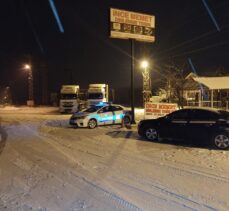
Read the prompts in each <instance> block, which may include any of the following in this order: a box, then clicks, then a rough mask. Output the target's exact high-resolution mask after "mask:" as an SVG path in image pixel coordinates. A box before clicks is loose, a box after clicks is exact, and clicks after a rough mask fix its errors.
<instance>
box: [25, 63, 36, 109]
mask: <svg viewBox="0 0 229 211" xmlns="http://www.w3.org/2000/svg"><path fill="white" fill-rule="evenodd" d="M25 69H26V70H27V71H28V86H29V93H28V94H29V99H28V101H27V105H28V106H34V96H33V71H32V67H31V65H29V64H26V65H25Z"/></svg>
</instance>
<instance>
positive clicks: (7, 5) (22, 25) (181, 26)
mask: <svg viewBox="0 0 229 211" xmlns="http://www.w3.org/2000/svg"><path fill="white" fill-rule="evenodd" d="M54 2H55V5H56V8H57V11H58V14H59V17H60V20H61V22H62V25H63V27H64V33H61V32H60V30H59V28H58V25H57V22H56V19H55V18H54V15H53V12H52V10H51V8H50V5H49V2H48V0H24V1H23V0H7V1H1V6H0V23H1V33H0V43H1V47H0V73H1V80H0V87H1V86H7V85H9V86H11V87H12V92H14V95H15V93H17V96H18V98H17V101H18V102H19V101H20V97H19V96H22V95H23V96H25V98H26V94H27V78H26V77H27V76H26V73H25V71H24V70H23V69H22V66H23V64H24V63H26V62H27V61H28V57H29V56H28V55H30V56H31V59H32V64H33V71H34V84H35V92H36V93H37V97H38V96H39V95H41V91H40V90H41V89H42V87H44V86H43V81H44V80H45V79H46V81H47V88H48V90H49V92H58V91H59V89H60V86H61V84H69V83H74V84H79V85H80V87H81V88H84V89H86V88H87V86H88V84H90V83H108V84H109V85H110V87H112V88H114V89H115V90H118V89H122V88H127V87H129V85H130V67H131V57H130V50H131V46H130V41H129V40H120V39H111V38H109V8H110V7H113V8H118V9H125V10H130V11H136V12H141V13H147V14H150V15H155V17H156V29H155V30H156V42H155V43H143V42H136V43H135V58H136V66H135V85H136V87H137V88H141V85H142V76H141V72H140V68H139V65H138V62H139V61H140V60H141V59H142V58H148V59H149V60H150V62H151V72H152V82H153V81H154V79H155V78H157V77H158V73H160V74H163V65H165V64H167V63H168V62H169V61H173V62H175V63H179V64H180V63H188V58H191V60H192V62H193V64H194V66H195V68H196V70H197V73H199V74H203V73H206V72H214V71H215V70H216V69H217V68H219V67H221V68H224V69H225V72H226V73H229V62H228V60H229V1H228V0H206V2H207V4H208V6H209V8H210V10H211V12H212V14H213V16H214V18H215V20H216V21H217V24H218V26H219V29H220V30H217V28H216V26H215V25H214V23H213V21H212V19H211V18H210V16H209V14H208V12H207V10H206V8H205V6H204V4H203V1H202V0H173V1H171V0H157V1H156V0H113V1H111V0H110V1H109V0H84V1H76V0H55V1H54ZM187 68H190V71H191V67H188V66H187ZM44 77H45V79H44Z"/></svg>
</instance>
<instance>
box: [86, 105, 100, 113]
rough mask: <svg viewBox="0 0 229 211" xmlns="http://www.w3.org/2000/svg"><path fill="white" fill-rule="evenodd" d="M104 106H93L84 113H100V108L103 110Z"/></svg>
mask: <svg viewBox="0 0 229 211" xmlns="http://www.w3.org/2000/svg"><path fill="white" fill-rule="evenodd" d="M102 107H103V106H92V107H90V108H88V109H86V110H84V112H87V113H93V112H96V111H98V110H99V109H100V108H102Z"/></svg>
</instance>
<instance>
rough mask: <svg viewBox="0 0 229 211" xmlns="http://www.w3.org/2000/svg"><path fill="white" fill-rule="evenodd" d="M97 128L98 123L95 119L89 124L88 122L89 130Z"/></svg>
mask: <svg viewBox="0 0 229 211" xmlns="http://www.w3.org/2000/svg"><path fill="white" fill-rule="evenodd" d="M96 126H97V122H96V120H95V119H90V120H89V122H88V128H89V129H94V128H96Z"/></svg>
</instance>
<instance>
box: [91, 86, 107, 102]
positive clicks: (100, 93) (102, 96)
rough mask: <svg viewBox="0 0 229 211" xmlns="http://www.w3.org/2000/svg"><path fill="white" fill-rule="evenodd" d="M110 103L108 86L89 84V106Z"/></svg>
mask: <svg viewBox="0 0 229 211" xmlns="http://www.w3.org/2000/svg"><path fill="white" fill-rule="evenodd" d="M108 101H109V90H108V85H107V84H89V88H88V97H87V105H88V106H91V105H95V104H98V103H102V102H108Z"/></svg>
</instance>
